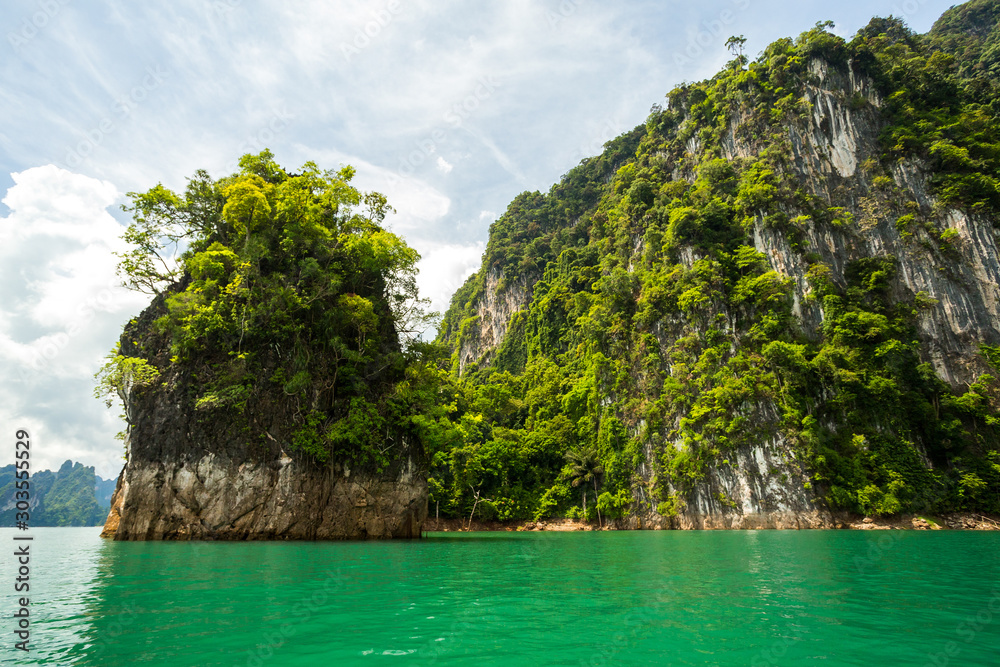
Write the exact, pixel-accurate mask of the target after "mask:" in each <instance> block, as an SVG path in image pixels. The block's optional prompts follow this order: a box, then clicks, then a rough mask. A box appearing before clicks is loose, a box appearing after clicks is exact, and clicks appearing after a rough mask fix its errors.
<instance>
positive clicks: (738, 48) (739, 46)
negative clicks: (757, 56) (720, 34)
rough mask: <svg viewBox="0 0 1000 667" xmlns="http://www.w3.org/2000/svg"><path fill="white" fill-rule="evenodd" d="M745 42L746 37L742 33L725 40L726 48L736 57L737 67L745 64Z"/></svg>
mask: <svg viewBox="0 0 1000 667" xmlns="http://www.w3.org/2000/svg"><path fill="white" fill-rule="evenodd" d="M746 43H747V38H746V37H744V36H743V35H740V36H739V37H736V36H735V35H734V36H732V37H730V38H729V39H727V40H726V48H727V49H728V50H729V52H730V53H732V54H733V57H734V58H735V59H736V62H737V63H738V66H739V67H743V66H744V65H746V64H747V57H746V56H745V55H743V46H744V45H745V44H746Z"/></svg>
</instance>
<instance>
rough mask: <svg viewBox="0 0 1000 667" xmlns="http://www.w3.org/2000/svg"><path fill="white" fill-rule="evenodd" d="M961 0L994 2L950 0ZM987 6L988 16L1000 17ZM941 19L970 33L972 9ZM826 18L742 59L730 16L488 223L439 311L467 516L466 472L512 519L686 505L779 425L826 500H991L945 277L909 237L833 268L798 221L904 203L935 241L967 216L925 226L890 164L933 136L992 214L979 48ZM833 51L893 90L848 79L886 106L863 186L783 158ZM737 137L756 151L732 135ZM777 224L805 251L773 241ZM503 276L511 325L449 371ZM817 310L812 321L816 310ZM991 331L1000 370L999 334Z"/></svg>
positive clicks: (890, 214) (965, 194)
mask: <svg viewBox="0 0 1000 667" xmlns="http://www.w3.org/2000/svg"><path fill="white" fill-rule="evenodd" d="M972 6H976V7H981V6H985V5H984V3H983V2H982V0H973V2H972V3H968V5H963V6H962V7H972ZM990 7H993V4H990ZM956 11H957V10H956V9H952V10H949V12H948V13H946V15H945V17H949V16H952V17H954V16H955V15H957V14H956ZM963 11H964V10H963ZM990 11H992V9H991V10H990ZM984 12H985V13H984ZM959 13H960V14H961V12H959ZM987 14H988V15H989V17H993V16H994V14H990V13H989V12H986V10H985V9H984V10H982V11H980V10H978V9H977V10H976V12H972V13H969V14H968V16H978V17H981V16H986V15H987ZM962 15H963V16H966V15H965V14H962ZM996 16H1000V13H998V14H996ZM945 17H943V19H944V18H945ZM948 20H949V21H951V20H952V19H950V18H949V19H948ZM976 20H978V19H976ZM983 21H984V23H983V24H982V25H984V26H986V27H987V28H988V30H986V29H985V28H984V29H983V30H986V32H988V34H990V35H993V34H994V32H995V31H994V28H993V26H995V25H996V19H995V18H989V19H988V20H986V19H983ZM952 23H953V24H952V27H951V28H949V30H951V31H952V32H951V33H950V34H958V32H962V31H965V32H968V33H969V35H970V39H972V41H974V42H975V44H978V45H979V46H982V44H981V43H980V41H981V40H980V38H981V37H982V35H980V34H979V33H976V32H975V31H974V30H972V28H971V27H970V26H972V25H973V23H972V20H971V19H967V18H963V19H962V20H961V21H958V23H959V24H961V26H963V27H959V28H956V27H955V25H957V24H955V23H954V22H952ZM830 28H832V24H831V23H829V22H824V23H820V24H817V25H816V26H815V27H814V28H813V29H811V30H809V31H807V32H805V33H803V34H802V35H800V36H799V37H798V38H797V39H794V40H793V39H780V40H777V41H776V42H774V43H772V44H770V45H769V46H767V47H766V48H765V49H764V50H763V52H762V53H761V55H760V56H759V57H758V58H757V59H756V60H753V61H749V60H748V59H746V58H745V57H741V56H742V53H741V50H742V46H743V44H742V41H741V38H739V37H734V38H732V39H730V42H729V44H728V46H729V47H731V48H732V49H733V53H734V56H736V58H735V60H734V61H733V62H731V63H730V64H729V66H728V67H726V68H724V69H723V70H722V71H720V72H719V73H718V74H717V75H716V76H715V77H713V78H712V79H710V80H707V81H702V82H697V83H690V84H685V85H683V86H680V87H678V88H675V89H674V90H672V91H671V92H670V93H668V95H667V102H668V104H667V105H666V108H664V107H661V106H659V105H657V106H654V108H653V109H652V111H651V113H650V115H649V117H648V118H647V120H646V122H645V124H644V125H643V126H640V127H638V128H636V130H634V131H633V132H631V133H628V134H627V135H623V137H622V138H620V139H619V140H617V141H616V142H613V143H612V144H609V146H608V147H607V150H606V151H605V154H604V155H602V156H600V157H599V158H594V159H591V160H588V161H585V162H584V164H582V165H581V166H580V167H578V168H577V169H574V170H573V171H571V172H570V173H569V174H568V175H567V177H566V178H564V179H563V181H562V182H561V183H559V184H557V185H556V186H554V187H553V189H552V190H551V191H550V192H549V193H548V194H547V195H542V194H539V193H524V194H522V195H520V196H519V197H517V198H516V199H515V201H514V202H512V204H511V206H510V208H509V209H508V211H507V212H506V213H505V214H504V216H502V217H501V218H500V219H499V220H498V221H497V222H496V223H495V224H494V225H493V227H492V228H491V234H490V242H489V246H488V248H487V252H486V255H485V257H484V261H483V265H482V269H481V270H480V271H479V272H478V273H477V274H475V275H473V276H472V277H471V278H470V279H469V280H468V281H467V283H466V284H465V285H464V286H463V287H462V288H461V289H460V290H459V291H458V292H457V293H456V294H455V297H454V298H453V301H452V305H451V308H450V309H449V311H448V312H447V313H446V315H445V318H444V325H443V326H442V329H441V331H440V338H439V341H440V342H441V343H445V344H447V345H449V347H450V349H451V351H452V366H451V376H450V378H449V381H448V382H449V385H448V386H449V390H448V403H447V405H448V410H449V412H448V414H447V415H446V416H442V417H441V419H440V421H439V424H441V426H440V428H441V429H442V432H446V433H448V436H447V437H443V438H442V440H441V442H442V443H445V444H443V445H442V449H441V450H440V451H439V456H436V458H435V464H434V466H433V467H432V474H433V476H434V479H435V486H434V489H435V491H434V494H435V498H438V499H440V502H441V511H442V513H443V514H444V513H447V514H445V515H447V516H461V515H462V514H463V513H464V514H465V515H466V516H468V513H469V511H470V510H471V507H472V503H473V502H474V497H473V494H472V490H473V489H478V490H479V491H480V493H481V494H482V495H483V496H484V497H489V498H500V499H506V501H507V502H508V503H509V504H508V507H514V508H517V509H514V510H511V511H508V512H507V513H505V514H504V516H509V517H511V518H518V519H520V518H524V519H527V518H535V519H537V518H542V517H546V516H577V517H584V518H587V519H588V520H592V519H594V520H596V519H598V518H599V516H598V512H599V513H600V518H603V517H606V518H608V519H612V520H613V519H620V518H623V517H624V516H626V514H627V513H649V512H653V511H655V512H658V513H659V514H660V515H662V516H664V517H673V516H676V515H677V514H678V513H679V512H681V511H683V509H684V507H685V498H686V497H687V494H688V493H689V492H691V491H692V490H693V489H694V488H695V486H697V485H699V484H701V483H702V482H703V481H704V480H705V478H706V475H707V474H708V473H709V472H710V471H711V470H712V469H713V468H718V467H720V466H728V465H731V464H730V463H729V462H730V461H735V460H738V457H737V456H736V454H737V453H739V452H740V451H743V452H745V451H746V450H747V449H748V448H750V447H754V446H759V444H760V443H761V442H766V441H771V440H774V439H776V438H781V439H783V440H784V441H785V442H788V443H791V446H792V448H793V450H794V458H795V461H796V463H797V464H798V465H800V466H801V467H802V468H803V469H805V470H806V471H808V475H809V479H808V481H804V482H803V485H804V486H805V487H806V488H808V489H810V490H812V491H815V492H816V493H817V494H818V495H819V496H820V497H821V498H823V499H824V500H825V501H826V502H827V504H828V505H829V506H830V507H831V508H834V509H843V510H849V511H853V512H858V513H865V514H893V513H898V512H906V511H920V512H928V511H933V510H940V511H944V510H948V509H956V508H960V507H961V508H967V509H971V508H977V509H979V510H981V511H998V510H1000V467H997V468H996V469H994V467H993V466H1000V454H997V452H996V450H997V448H998V445H1000V430H998V429H1000V419H998V408H1000V391H998V387H997V383H996V382H995V381H994V380H993V379H992V377H993V376H984V377H983V378H980V380H979V381H977V382H976V383H973V384H972V385H970V386H969V387H968V388H967V389H962V390H961V391H959V392H957V393H956V392H955V391H953V390H952V388H951V387H949V386H948V385H947V384H945V383H944V382H943V381H942V380H941V379H940V378H938V377H937V375H936V373H935V372H934V370H933V368H932V367H931V366H929V365H927V364H925V363H922V361H921V349H920V345H919V344H918V342H917V341H918V335H917V329H916V323H917V318H918V317H920V315H921V312H922V311H927V310H929V309H932V308H934V307H935V306H936V304H937V300H936V299H933V298H931V297H930V296H929V295H928V294H927V293H925V292H918V293H916V294H913V295H912V296H911V297H910V298H905V297H904V296H902V295H905V294H907V288H906V286H905V282H904V281H903V280H902V278H901V276H899V275H898V267H897V262H896V258H894V257H890V256H869V257H860V258H857V257H856V259H855V261H851V262H847V264H846V266H844V265H841V264H837V265H836V266H834V265H831V264H827V263H825V262H826V261H829V260H824V258H823V255H822V254H821V252H820V250H821V249H818V248H807V247H805V239H806V235H805V234H804V231H805V230H806V229H807V228H810V227H811V228H814V229H815V231H816V233H817V234H819V235H820V236H822V235H825V234H830V235H836V236H843V237H851V236H853V235H858V234H865V233H869V231H870V230H871V229H872V227H873V226H874V225H875V224H878V223H880V222H881V221H882V220H883V219H885V220H889V221H893V220H894V221H895V226H896V229H897V230H898V232H899V234H900V235H901V236H902V237H904V238H919V239H921V241H923V242H924V243H927V245H931V244H930V243H928V242H927V241H926V239H925V236H924V234H925V232H926V233H927V234H928V235H929V236H930V238H931V239H932V240H934V241H935V243H934V244H933V245H932V246H931V250H932V251H933V252H934V253H952V255H951V256H953V257H954V253H955V245H956V244H957V243H958V242H959V237H958V236H957V235H956V233H955V232H954V231H950V230H949V228H947V227H944V226H942V230H941V231H938V230H935V229H934V227H933V225H932V223H931V220H932V219H934V217H935V216H938V212H936V211H937V209H934V210H925V209H930V207H924V208H921V207H920V206H919V205H918V204H916V203H914V202H909V203H907V202H901V201H897V198H898V193H899V191H900V189H899V188H897V186H896V180H895V179H894V177H893V173H894V172H893V166H894V162H895V161H897V160H899V159H900V158H918V159H920V160H922V161H923V164H925V165H926V166H927V168H928V169H929V170H930V173H931V185H932V188H933V194H934V195H935V197H936V199H937V201H938V202H940V204H939V207H940V206H953V207H959V208H964V209H966V210H968V211H970V212H973V213H983V214H989V215H991V216H992V217H993V218H994V219H996V218H997V214H998V213H1000V197H998V195H997V193H998V192H1000V189H998V187H997V185H998V183H1000V180H998V179H997V176H996V175H997V174H998V173H1000V162H998V160H1000V149H998V148H997V147H998V146H1000V125H998V123H997V118H996V116H995V112H994V106H996V103H995V100H996V99H997V98H998V96H997V95H995V94H994V93H993V92H992V91H993V88H990V87H986V88H984V86H985V85H986V84H984V83H983V77H982V76H980V74H978V73H977V72H979V71H980V69H981V68H979V69H977V68H976V67H973V68H971V69H970V68H968V67H967V63H965V62H964V61H963V60H962V58H961V57H958V56H956V57H952V56H951V55H948V54H949V53H957V51H956V49H957V48H958V47H957V46H956V44H957V43H958V42H954V41H953V42H948V43H947V44H946V43H945V41H942V39H943V37H941V36H940V35H939V34H938V33H940V32H941V31H940V30H939V29H938V28H937V27H936V28H935V30H934V31H932V33H931V35H930V36H924V37H921V36H919V35H915V34H913V33H912V32H911V31H910V30H909V29H907V28H906V26H905V25H904V24H903V23H902V22H901V21H899V20H898V19H894V18H888V19H874V20H872V22H871V23H869V25H868V26H866V27H865V28H863V29H861V30H860V31H858V34H857V35H856V36H855V38H854V39H852V40H851V41H850V42H847V41H845V40H843V39H842V38H840V37H838V36H836V35H835V34H833V33H832V32H831V31H830ZM983 30H980V31H979V32H980V33H983ZM956 31H958V32H956ZM983 34H985V33H983ZM973 38H974V39H973ZM949 39H950V38H949ZM963 39H964V38H963ZM988 39H989V40H992V39H994V38H993V37H989V38H988ZM977 40H979V41H977ZM972 41H968V40H967V42H968V43H966V42H962V43H963V44H965V46H964V47H963V48H966V49H967V51H968V49H971V48H972V46H970V44H972ZM987 41H988V40H987ZM990 43H992V42H990ZM979 46H977V47H976V48H979ZM968 52H969V53H972V51H968ZM976 53H977V54H979V55H977V56H976V57H977V58H979V59H981V58H984V57H986V52H985V50H984V49H983V48H980V50H979V51H976ZM998 53H1000V51H998ZM820 71H825V72H826V74H827V75H828V76H829V80H830V81H833V82H836V81H838V80H848V79H849V77H851V76H854V77H855V78H856V77H869V78H870V79H871V80H872V81H873V83H874V86H875V89H876V91H877V93H878V97H879V99H880V105H874V104H872V102H871V99H870V96H865V95H860V94H856V93H847V98H846V99H844V100H843V102H844V104H846V105H847V106H848V107H849V108H850V109H852V110H853V111H855V112H857V113H861V114H875V115H877V117H878V120H879V122H882V123H883V125H884V127H885V131H884V133H883V135H882V136H881V137H880V141H881V144H880V146H881V152H880V154H879V155H876V156H873V157H870V158H869V159H867V160H865V161H864V162H863V163H862V164H861V165H860V171H859V174H864V175H865V176H866V177H867V178H869V179H870V182H871V185H872V188H871V192H870V194H869V196H867V197H866V198H865V199H864V201H863V202H860V203H848V201H849V197H842V196H841V195H840V191H839V187H840V186H839V185H837V184H836V183H832V182H831V183H832V184H831V186H830V188H831V189H830V193H831V194H830V195H829V196H819V195H817V194H810V193H812V192H814V191H815V190H816V187H815V183H806V182H805V181H804V179H803V176H802V174H801V173H800V171H801V164H797V163H796V162H795V160H793V155H794V153H795V152H794V151H793V149H792V139H791V137H792V134H791V133H790V132H789V126H790V125H795V124H800V125H801V123H802V122H804V119H805V118H806V117H807V116H811V115H812V112H813V110H812V108H811V106H810V103H809V97H808V95H807V93H809V91H810V90H811V89H812V88H810V87H814V86H816V85H818V84H819V80H818V77H817V73H818V72H820ZM992 85H993V84H992V83H989V86H992ZM883 121H884V122H883ZM731 136H734V137H735V138H736V139H738V140H739V142H740V144H741V146H743V147H749V148H750V149H751V150H752V154H751V155H750V156H749V157H740V158H735V159H726V158H725V156H726V155H731V154H732V152H731V149H728V148H727V149H726V150H723V146H724V144H726V143H727V142H729V141H730V140H731V139H730V137H731ZM938 217H939V216H938ZM775 239H778V241H776V240H775ZM781 239H783V240H784V241H785V242H786V243H787V247H788V248H789V249H790V250H791V252H792V253H793V256H792V257H791V258H789V257H787V256H786V257H783V258H781V261H777V260H776V259H775V256H776V254H777V253H778V252H781V250H780V248H776V245H777V246H780V243H779V241H780V240H781ZM858 247H861V244H859V246H858ZM795 262H800V263H801V264H802V265H804V266H806V267H807V268H806V270H805V275H806V279H807V281H808V284H809V289H808V290H807V291H806V292H805V294H802V293H801V292H800V295H799V296H800V302H799V303H795V299H794V294H795V291H797V290H799V289H800V288H799V287H797V286H796V285H795V284H794V282H793V280H792V279H791V278H790V277H789V276H787V275H785V274H784V273H783V272H782V271H784V270H786V267H788V266H789V263H792V264H794V263H795ZM835 264H836V263H835ZM519 281H520V282H519ZM494 288H495V289H496V291H497V292H498V296H500V297H501V298H510V299H512V300H514V301H517V302H519V303H522V304H524V305H523V309H522V310H519V311H518V312H517V313H515V314H514V315H513V317H512V318H511V320H510V322H509V323H508V327H507V334H506V336H505V337H504V339H503V341H502V343H501V344H500V346H499V348H498V349H495V350H493V351H492V353H491V354H490V355H487V356H485V357H483V358H481V359H476V360H471V361H470V360H466V361H467V363H466V365H465V366H464V368H463V369H460V367H459V364H458V363H457V361H458V355H459V350H463V354H466V355H467V354H468V353H469V351H470V350H475V349H478V346H479V343H480V342H481V340H482V339H481V338H480V336H481V331H483V330H484V326H485V325H484V323H483V321H481V319H480V316H482V318H483V319H486V318H489V317H491V316H493V315H494V313H489V312H482V313H481V311H480V307H481V306H482V305H483V303H484V299H483V297H484V294H485V292H486V290H487V289H494ZM529 290H530V301H529V300H528V298H527V295H528V293H529ZM793 306H794V307H795V308H798V309H799V312H803V313H804V311H806V310H811V311H812V312H811V315H810V317H809V318H805V317H803V318H802V319H799V318H797V317H795V316H793ZM819 315H821V317H818V316H819ZM811 318H815V319H816V320H817V321H820V320H821V324H820V325H819V326H818V327H817V328H816V329H813V330H806V329H805V327H804V323H805V322H806V321H809V319H811ZM481 351H484V350H481ZM982 353H983V356H984V358H986V359H987V360H988V361H989V362H990V363H992V364H993V366H994V368H996V369H997V370H998V374H1000V367H997V364H998V362H1000V353H998V352H997V350H996V349H995V348H992V347H983V348H982ZM991 457H992V458H991ZM588 471H589V472H588ZM977 479H978V480H979V481H981V482H982V484H985V487H982V486H980V485H979V483H978V482H976V480H977ZM782 481H783V482H788V480H787V479H786V480H782ZM574 482H575V484H574ZM585 492H587V493H589V495H587V496H585V495H584V494H585ZM716 500H717V501H718V502H719V503H721V504H722V505H731V503H732V501H731V500H730V499H728V498H725V497H720V498H716ZM488 511H494V510H488ZM495 516H499V514H498V513H497V514H495Z"/></svg>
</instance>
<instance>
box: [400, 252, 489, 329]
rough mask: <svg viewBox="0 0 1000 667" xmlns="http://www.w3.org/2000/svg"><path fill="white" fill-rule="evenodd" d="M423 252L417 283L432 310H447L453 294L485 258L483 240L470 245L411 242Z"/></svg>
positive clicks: (418, 266)
mask: <svg viewBox="0 0 1000 667" xmlns="http://www.w3.org/2000/svg"><path fill="white" fill-rule="evenodd" d="M411 244H412V245H413V247H414V248H416V249H417V251H418V252H419V253H420V262H419V263H418V264H417V268H418V269H419V270H420V274H419V275H418V276H417V286H418V287H419V288H420V295H421V296H422V297H425V298H428V299H430V300H431V309H432V310H437V311H439V312H441V313H444V311H445V310H447V308H448V304H449V303H450V302H451V296H452V294H454V293H455V290H457V289H458V288H459V287H461V286H462V283H464V282H465V281H466V279H467V278H468V277H469V276H471V275H472V274H473V273H475V272H476V270H477V269H478V268H479V265H480V263H481V262H482V261H483V249H484V247H485V246H484V244H483V243H482V241H480V242H479V243H473V244H471V245H458V244H452V243H433V242H421V241H413V242H411Z"/></svg>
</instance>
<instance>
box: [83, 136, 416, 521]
mask: <svg viewBox="0 0 1000 667" xmlns="http://www.w3.org/2000/svg"><path fill="white" fill-rule="evenodd" d="M272 157H273V156H272V155H271V154H270V153H269V152H267V151H265V152H263V153H261V154H260V155H256V156H251V155H248V156H245V157H244V158H243V159H242V160H241V161H240V166H241V171H240V172H239V173H238V174H234V175H233V176H230V177H226V178H223V179H220V180H218V181H215V180H213V179H211V178H209V177H208V175H207V174H205V173H204V172H199V173H198V174H196V175H195V177H193V178H192V179H191V180H190V182H189V186H188V188H187V190H186V192H184V193H183V194H180V195H179V194H176V193H173V192H171V191H169V190H167V189H165V188H163V187H162V186H157V187H155V188H153V189H152V190H150V191H149V192H146V193H134V194H133V195H132V200H133V206H132V209H131V210H132V212H133V215H134V220H135V222H134V223H133V225H132V226H131V227H130V228H129V231H128V233H127V234H126V239H127V240H129V241H131V242H132V243H133V244H134V246H133V247H134V250H133V251H132V252H131V253H128V254H125V255H123V256H122V264H121V269H122V271H123V274H124V275H125V277H126V280H127V281H130V282H131V284H132V285H133V286H136V287H142V288H147V289H148V290H149V291H152V292H154V293H155V294H156V296H155V298H154V299H153V300H152V303H151V304H150V306H149V307H148V308H147V309H146V310H145V311H144V312H143V313H142V314H141V315H140V316H139V317H138V318H136V319H135V320H133V321H132V322H130V323H129V324H128V325H127V326H126V327H125V330H124V332H123V334H122V337H121V341H120V344H119V346H118V348H117V349H116V350H115V351H114V352H112V354H111V355H109V358H108V362H107V364H106V365H105V367H104V368H103V369H102V371H101V373H99V374H98V377H99V380H100V384H99V388H98V394H99V395H102V396H105V395H106V396H107V397H108V400H109V402H110V401H112V400H114V398H115V396H116V395H117V397H118V398H120V399H121V401H122V405H123V409H124V413H125V414H124V416H125V419H126V422H127V424H128V426H127V429H126V431H125V432H124V434H123V437H124V442H125V452H126V459H127V462H126V464H125V467H124V470H123V471H122V473H121V476H120V477H119V480H118V486H117V489H116V491H115V495H114V498H113V500H112V507H111V512H110V515H109V516H108V520H107V523H106V526H105V531H104V535H105V536H106V537H113V538H115V539H118V540H144V539H347V538H390V537H407V538H408V537H419V536H420V528H421V525H422V523H423V521H424V518H425V516H426V512H427V479H426V463H425V458H424V447H423V442H422V434H421V431H420V428H419V426H418V425H415V423H414V418H415V417H417V416H419V415H420V414H421V413H422V410H423V409H424V407H422V406H424V405H425V403H426V400H425V399H424V398H423V397H422V395H421V393H420V392H421V391H423V389H425V388H426V386H425V383H423V382H422V380H421V378H420V368H421V363H422V362H421V357H420V352H419V344H417V343H414V344H413V345H410V346H409V347H407V346H405V345H404V343H403V342H402V341H401V338H400V337H401V334H404V333H405V330H406V327H407V322H408V319H407V318H408V315H409V314H412V313H413V312H415V311H414V308H413V305H414V304H413V302H412V299H413V298H414V297H415V288H414V286H413V275H414V269H413V266H414V263H415V262H416V259H417V255H416V253H415V252H413V251H412V250H411V249H409V248H408V247H407V246H406V245H405V244H404V243H403V242H402V241H401V239H399V238H398V237H396V236H394V235H393V234H391V233H389V232H386V231H385V230H383V229H382V228H381V227H380V226H379V223H380V222H381V220H382V216H383V215H384V212H385V210H386V206H387V204H386V202H385V199H384V197H382V196H381V195H378V194H377V193H369V194H362V193H360V192H358V191H357V190H355V189H354V188H353V187H351V186H350V185H349V181H350V178H351V176H352V175H353V172H352V171H351V169H350V168H349V167H347V168H343V169H341V171H340V172H337V173H334V172H323V171H320V170H319V169H318V168H317V167H316V166H315V165H314V164H312V163H307V164H306V165H304V166H303V167H302V170H301V173H300V174H289V173H287V172H285V171H284V170H283V169H282V168H281V167H280V166H278V165H277V164H276V163H274V161H273V159H272ZM178 239H185V241H186V243H187V248H186V250H185V252H184V254H183V255H182V259H181V263H180V266H179V267H178V268H177V269H176V270H175V271H172V272H170V271H165V268H166V267H168V266H169V265H168V264H166V263H159V262H157V261H156V260H157V258H158V257H159V256H161V254H165V249H166V248H169V245H170V244H171V243H172V242H175V241H177V240H178ZM431 394H433V392H431Z"/></svg>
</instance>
